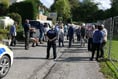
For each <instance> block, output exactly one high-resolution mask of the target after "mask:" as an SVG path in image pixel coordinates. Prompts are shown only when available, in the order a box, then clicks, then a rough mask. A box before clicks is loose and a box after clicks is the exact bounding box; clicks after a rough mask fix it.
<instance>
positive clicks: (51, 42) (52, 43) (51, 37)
mask: <svg viewBox="0 0 118 79" xmlns="http://www.w3.org/2000/svg"><path fill="white" fill-rule="evenodd" d="M47 38H48V42H47V56H46V59H48V58H49V56H50V48H51V47H52V48H53V59H55V58H56V57H57V55H56V39H57V32H56V30H54V28H53V27H51V29H50V30H49V31H47Z"/></svg>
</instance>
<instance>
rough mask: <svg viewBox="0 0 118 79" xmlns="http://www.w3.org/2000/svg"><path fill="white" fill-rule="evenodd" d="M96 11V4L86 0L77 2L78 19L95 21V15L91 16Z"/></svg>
mask: <svg viewBox="0 0 118 79" xmlns="http://www.w3.org/2000/svg"><path fill="white" fill-rule="evenodd" d="M97 11H98V7H97V4H95V3H93V2H91V1H89V0H87V1H85V2H82V3H80V4H79V7H78V9H77V13H78V16H77V18H78V20H79V21H84V22H92V21H95V16H93V15H94V14H95V13H96V12H97Z"/></svg>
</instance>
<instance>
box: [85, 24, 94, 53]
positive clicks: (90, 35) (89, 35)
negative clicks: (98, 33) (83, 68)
mask: <svg viewBox="0 0 118 79" xmlns="http://www.w3.org/2000/svg"><path fill="white" fill-rule="evenodd" d="M94 31H95V26H94V25H91V26H89V28H88V31H87V38H88V51H92V48H93V33H94Z"/></svg>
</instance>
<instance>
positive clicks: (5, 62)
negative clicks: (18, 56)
mask: <svg viewBox="0 0 118 79" xmlns="http://www.w3.org/2000/svg"><path fill="white" fill-rule="evenodd" d="M12 63H13V52H12V51H11V50H10V49H9V48H8V47H7V46H6V45H3V44H0V78H3V77H4V76H6V75H7V73H8V71H9V69H10V67H11V65H12Z"/></svg>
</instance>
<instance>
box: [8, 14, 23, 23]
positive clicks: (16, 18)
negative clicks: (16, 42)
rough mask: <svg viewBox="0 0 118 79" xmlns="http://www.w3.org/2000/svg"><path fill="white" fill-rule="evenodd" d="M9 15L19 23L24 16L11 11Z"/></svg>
mask: <svg viewBox="0 0 118 79" xmlns="http://www.w3.org/2000/svg"><path fill="white" fill-rule="evenodd" d="M8 16H10V18H12V19H13V20H14V21H16V22H17V24H18V25H19V24H21V21H22V18H21V16H20V15H19V14H18V13H9V14H8Z"/></svg>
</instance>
